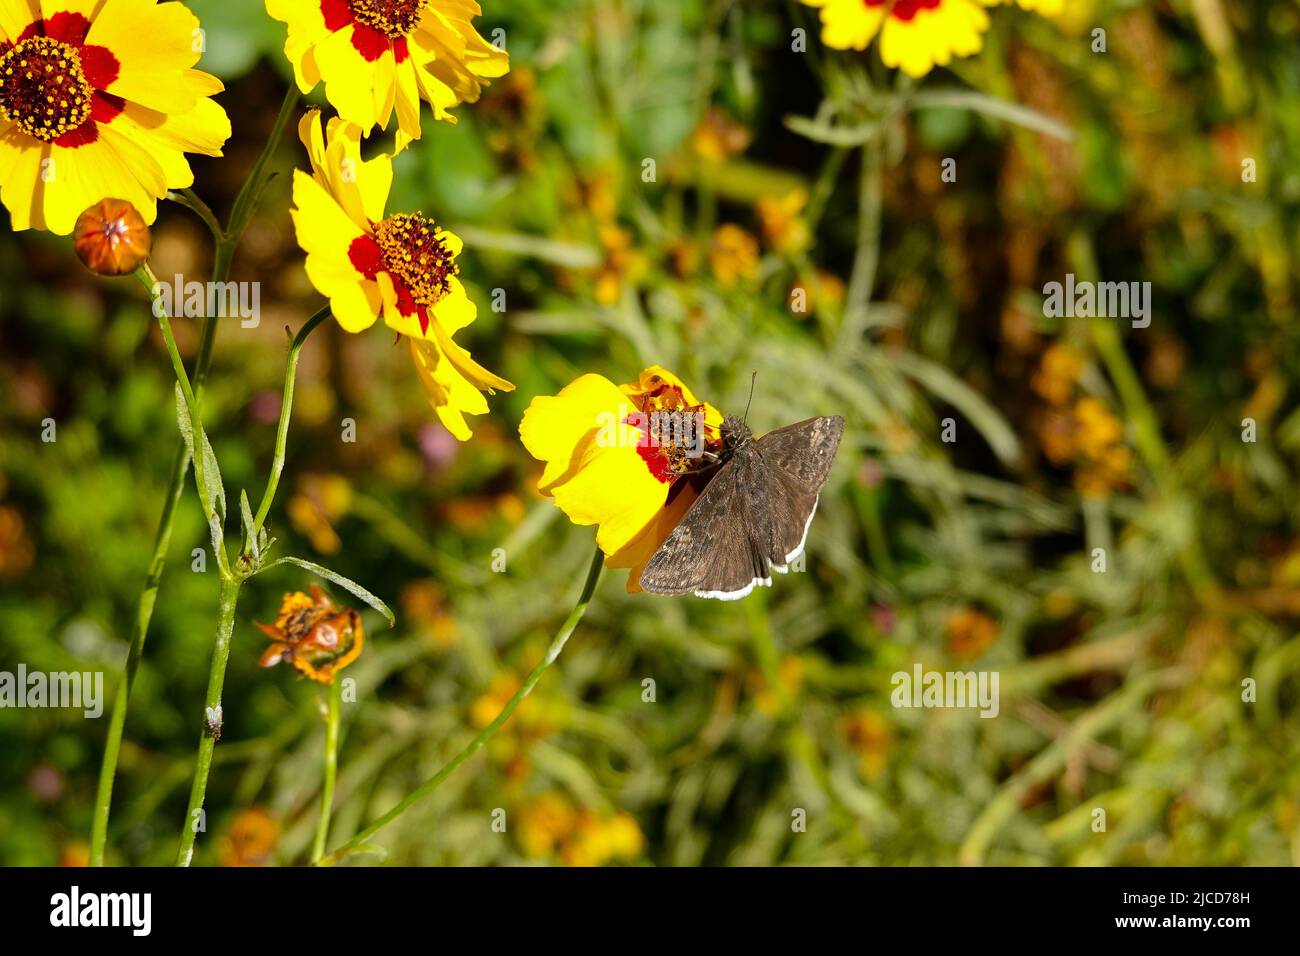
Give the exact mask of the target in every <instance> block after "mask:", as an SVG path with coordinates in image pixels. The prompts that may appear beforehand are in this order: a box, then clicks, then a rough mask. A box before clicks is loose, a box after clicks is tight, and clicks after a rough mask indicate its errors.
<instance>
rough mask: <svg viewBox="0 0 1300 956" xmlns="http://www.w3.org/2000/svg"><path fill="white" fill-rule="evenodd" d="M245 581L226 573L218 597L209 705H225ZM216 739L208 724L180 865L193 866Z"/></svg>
mask: <svg viewBox="0 0 1300 956" xmlns="http://www.w3.org/2000/svg"><path fill="white" fill-rule="evenodd" d="M242 584H243V582H242V581H241V580H240V579H239V578H237V577H227V576H223V577H222V578H221V592H220V597H219V598H218V610H217V636H216V645H215V646H214V647H213V649H212V665H211V666H210V667H209V669H208V693H207V697H206V699H205V701H204V707H205V710H204V713H205V714H206V713H207V711H206V708H209V707H210V708H213V709H216V708H217V707H220V706H221V688H222V686H223V685H224V684H225V682H226V662H227V661H228V660H229V659H230V635H231V633H232V632H233V631H234V629H235V604H236V602H237V601H238V600H239V588H240V586H241V585H242ZM216 744H217V742H216V739H215V738H213V737H212V735H211V734H209V733H208V730H207V727H206V726H205V727H204V729H203V732H202V733H201V734H200V735H199V755H198V760H197V762H196V764H195V767H194V783H193V785H192V786H191V787H190V803H189V808H188V809H187V810H186V811H185V826H184V828H183V829H182V831H181V846H180V850H179V851H178V852H177V854H176V865H177V866H189V865H190V860H191V858H192V857H193V856H194V840H195V838H196V837H197V836H198V814H197V813H196V811H200V810H202V809H203V798H204V796H205V795H206V794H207V790H208V772H209V771H210V770H211V769H212V751H213V748H214V747H216Z"/></svg>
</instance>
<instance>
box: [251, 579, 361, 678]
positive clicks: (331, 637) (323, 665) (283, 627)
mask: <svg viewBox="0 0 1300 956" xmlns="http://www.w3.org/2000/svg"><path fill="white" fill-rule="evenodd" d="M254 623H255V624H257V626H258V628H260V629H261V631H262V633H264V634H265V635H266V636H267V637H269V638H271V640H272V641H274V642H275V643H273V644H272V645H271V646H270V647H268V648H267V649H266V651H265V652H263V654H262V659H261V661H260V663H261V665H262V666H263V667H274V666H275V665H276V664H279V663H280V662H281V661H284V662H287V663H289V664H290V665H292V666H293V667H294V669H295V670H297V671H299V672H300V673H302V674H303V675H304V676H306V677H308V678H310V679H311V680H314V681H316V682H317V683H318V684H332V683H334V674H335V673H337V672H338V671H341V670H342V669H343V668H345V667H347V666H348V665H349V664H351V663H352V662H353V661H354V660H356V659H357V658H358V657H359V656H360V655H361V648H362V647H363V646H364V645H365V634H364V632H363V631H362V628H361V615H360V614H358V613H357V612H356V611H355V610H353V609H352V608H350V607H339V606H337V605H336V604H335V603H334V602H333V601H331V600H330V599H329V597H327V596H326V594H325V592H324V591H322V590H321V589H320V588H318V587H317V586H316V585H314V584H313V585H312V586H311V596H310V597H308V596H307V595H306V594H303V593H302V592H301V591H294V592H293V593H291V594H286V595H285V596H284V600H283V601H281V603H280V614H279V616H278V617H277V618H276V620H275V624H274V625H271V624H263V623H261V622H260V621H255V622H254Z"/></svg>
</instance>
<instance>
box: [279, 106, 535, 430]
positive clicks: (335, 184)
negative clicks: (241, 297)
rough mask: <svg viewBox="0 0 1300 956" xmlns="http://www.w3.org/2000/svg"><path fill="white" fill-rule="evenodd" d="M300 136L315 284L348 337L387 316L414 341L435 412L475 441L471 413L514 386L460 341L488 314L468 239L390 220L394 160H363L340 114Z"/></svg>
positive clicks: (412, 217) (422, 223)
mask: <svg viewBox="0 0 1300 956" xmlns="http://www.w3.org/2000/svg"><path fill="white" fill-rule="evenodd" d="M298 133H299V135H300V137H301V138H302V142H303V145H304V146H306V147H307V153H308V156H309V157H310V159H311V166H312V172H311V174H310V175H309V174H307V173H305V172H303V171H302V170H295V171H294V174H293V202H294V208H293V209H292V210H290V214H291V215H292V217H293V223H294V227H295V229H296V230H297V234H298V245H300V246H301V247H302V248H303V249H304V250H305V251H306V253H307V276H308V278H310V279H311V283H312V285H314V286H315V287H316V289H317V290H318V291H319V292H320V293H321V294H322V295H325V296H327V297H328V298H329V300H330V308H331V309H332V310H333V313H334V317H335V318H336V319H338V322H339V325H341V326H343V328H344V329H346V330H347V331H349V332H360V331H362V330H364V329H368V328H369V327H370V326H371V325H373V324H374V323H375V321H376V320H378V318H379V316H380V315H381V314H382V315H383V317H384V321H385V322H386V323H387V324H388V326H389V327H390V328H392V329H395V330H396V331H397V332H399V333H400V334H402V335H404V336H406V340H407V342H408V343H409V345H410V349H411V357H412V359H414V361H415V367H416V369H417V370H418V372H419V374H420V382H421V384H422V385H423V386H424V391H425V394H426V395H427V396H428V398H429V403H430V404H431V405H432V406H433V410H434V412H436V413H437V415H438V418H439V419H440V420H441V421H442V423H443V425H445V426H446V428H447V430H448V431H449V432H451V433H452V434H453V435H455V436H456V437H457V438H459V439H461V440H462V441H464V440H466V439H468V438H469V437H470V429H469V425H468V424H466V422H465V416H466V415H467V414H469V415H481V414H483V413H485V412H486V411H487V410H488V406H487V400H486V399H484V397H483V395H482V391H483V390H485V391H487V392H489V393H492V392H493V391H494V390H495V389H498V388H499V389H501V390H503V391H511V390H513V389H514V386H513V385H512V384H510V383H509V382H507V381H506V380H505V379H503V378H501V377H499V376H497V375H493V374H492V373H491V372H489V371H488V370H487V369H485V368H483V367H482V366H481V365H479V364H478V363H477V362H475V361H474V360H473V359H472V358H471V357H470V354H469V352H467V351H466V350H465V349H463V348H461V347H460V346H459V345H457V344H456V343H455V342H454V341H452V336H453V335H454V334H455V333H456V332H458V331H459V330H461V329H463V328H465V326H467V325H469V324H470V323H471V322H473V321H474V319H475V318H476V316H477V314H478V310H477V309H476V308H475V306H474V303H473V302H471V301H470V299H469V296H468V295H466V294H465V287H464V286H462V285H461V282H460V279H458V278H457V274H458V273H459V271H460V268H459V266H457V264H456V257H457V256H458V255H460V251H461V248H462V243H461V241H460V239H459V238H457V237H456V236H455V235H453V234H452V233H450V232H448V231H447V230H445V229H443V228H442V227H440V226H438V225H437V224H436V223H435V222H434V221H433V220H432V219H429V218H427V217H425V216H424V215H422V214H420V213H397V214H394V215H391V216H388V217H385V216H384V205H385V204H386V203H387V202H388V190H389V187H390V186H391V185H392V182H393V163H392V157H391V156H387V155H380V156H377V157H375V158H374V159H372V160H369V161H368V162H363V161H362V159H361V131H360V129H359V128H358V127H356V126H353V125H351V124H349V123H345V122H344V121H343V120H341V119H338V118H337V117H335V118H333V119H331V120H330V121H329V127H328V130H327V131H322V129H321V125H320V117H319V114H318V113H317V112H315V111H313V112H311V113H308V114H307V115H306V116H304V117H303V119H302V122H301V123H299V126H298Z"/></svg>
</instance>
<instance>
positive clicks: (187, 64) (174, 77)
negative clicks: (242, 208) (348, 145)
mask: <svg viewBox="0 0 1300 956" xmlns="http://www.w3.org/2000/svg"><path fill="white" fill-rule="evenodd" d="M201 36H202V33H201V31H200V30H199V21H198V19H197V18H196V17H195V16H194V14H192V13H191V12H190V11H189V9H188V8H187V7H185V6H184V5H183V4H181V3H163V4H160V3H158V2H157V0H102V2H93V0H40V2H39V3H38V2H37V0H3V2H0V198H2V199H3V202H4V205H5V207H6V208H7V209H8V210H9V216H10V220H11V222H12V224H13V228H14V229H15V230H18V229H47V230H49V231H50V232H54V233H58V234H59V235H67V234H68V233H69V232H71V231H72V227H73V224H74V223H75V222H76V221H77V217H78V216H79V215H80V214H81V213H82V211H83V210H85V209H87V208H88V207H90V206H92V205H94V204H95V203H97V202H99V201H100V200H101V199H108V198H116V199H120V200H122V201H124V202H127V203H129V204H130V205H132V206H134V207H135V208H136V209H137V210H138V211H139V213H140V215H141V216H142V217H143V219H144V221H145V222H146V223H152V222H153V221H154V219H155V218H156V216H157V202H158V199H159V198H161V197H162V196H164V195H166V193H167V191H168V190H169V189H180V188H183V187H186V186H189V185H191V184H192V183H193V182H194V174H193V173H192V172H191V170H190V165H189V162H188V160H187V159H186V158H185V154H186V153H204V154H206V155H209V156H220V155H221V148H222V146H223V145H224V144H225V142H226V140H227V139H228V138H229V137H230V120H229V119H227V118H226V114H225V111H224V110H223V109H222V108H221V107H220V106H218V105H217V104H216V103H215V102H214V101H213V100H212V99H211V97H212V95H213V94H215V93H220V92H221V90H222V89H223V87H222V85H221V81H220V80H218V79H217V78H216V77H214V76H210V75H208V74H207V73H203V72H201V71H199V70H196V69H193V66H194V64H195V63H196V62H197V61H198V59H199V53H200V52H201V50H202V43H201V42H199V39H198V38H199V37H201Z"/></svg>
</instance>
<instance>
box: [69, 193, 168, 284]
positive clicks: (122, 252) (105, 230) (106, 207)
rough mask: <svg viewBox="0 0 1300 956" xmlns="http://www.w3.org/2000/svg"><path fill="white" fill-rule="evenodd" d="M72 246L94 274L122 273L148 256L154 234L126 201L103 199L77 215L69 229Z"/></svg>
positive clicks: (135, 267) (124, 273) (129, 270)
mask: <svg viewBox="0 0 1300 956" xmlns="http://www.w3.org/2000/svg"><path fill="white" fill-rule="evenodd" d="M72 233H73V235H72V248H73V249H74V250H75V251H76V253H77V258H78V259H80V260H81V262H82V264H83V265H84V266H85V267H86V268H87V269H89V270H90V271H91V272H93V273H95V274H96V275H101V276H124V275H129V274H130V273H132V272H134V271H135V270H136V269H138V268H139V267H140V265H141V263H143V262H144V261H145V260H146V259H148V258H149V250H150V249H151V248H152V247H153V237H152V236H151V235H150V233H149V227H148V226H146V225H145V224H144V220H143V219H141V218H140V214H139V213H138V212H136V211H135V207H134V206H132V205H131V204H130V203H129V202H124V201H122V200H121V199H104V200H101V201H100V202H97V203H95V205H93V206H91V207H90V208H89V209H87V210H86V211H85V212H83V213H82V214H81V215H80V216H78V217H77V224H76V226H74V227H73V230H72Z"/></svg>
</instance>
